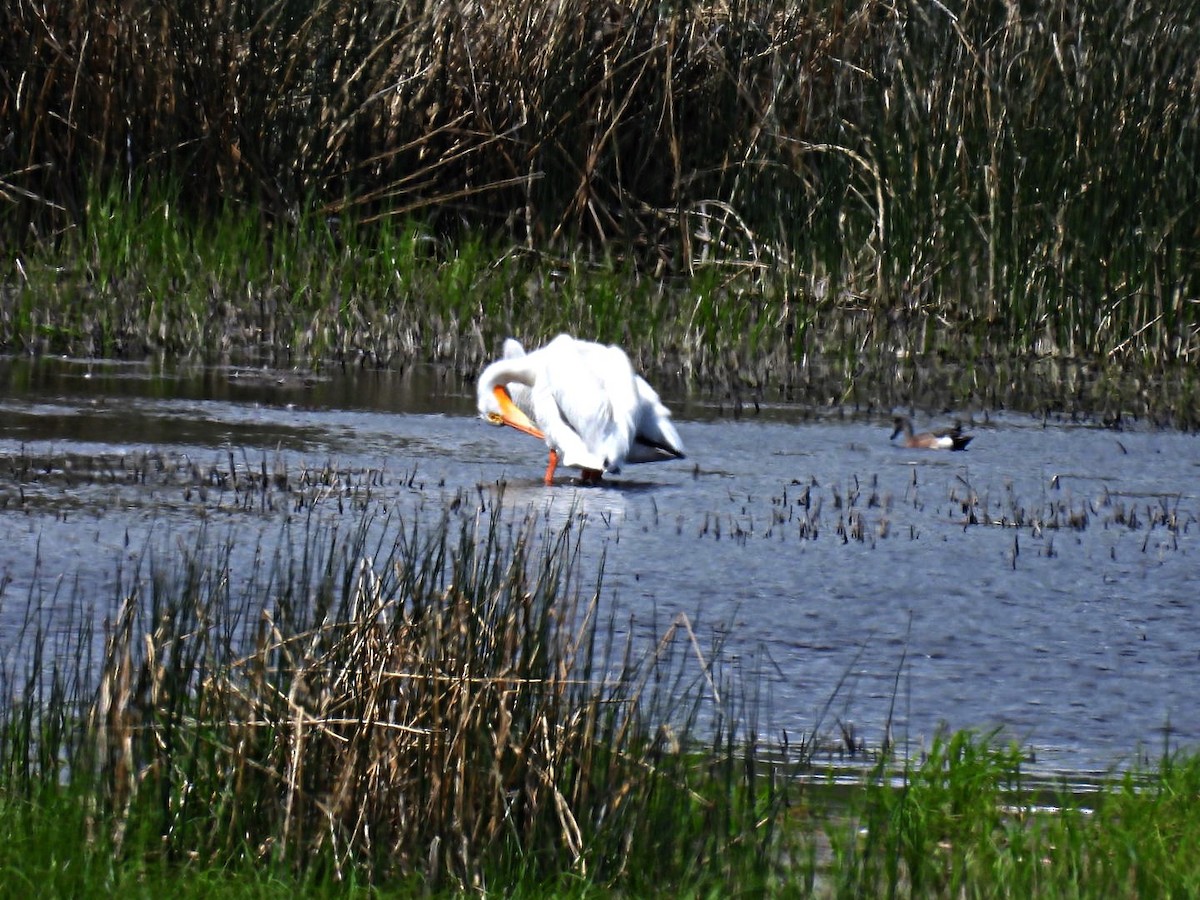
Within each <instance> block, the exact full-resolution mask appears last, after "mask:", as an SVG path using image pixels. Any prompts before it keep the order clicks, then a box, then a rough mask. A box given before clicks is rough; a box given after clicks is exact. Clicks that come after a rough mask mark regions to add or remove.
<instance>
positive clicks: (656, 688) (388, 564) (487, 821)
mask: <svg viewBox="0 0 1200 900" xmlns="http://www.w3.org/2000/svg"><path fill="white" fill-rule="evenodd" d="M499 509H500V507H499V506H498V507H495V508H493V509H492V511H491V512H488V513H476V514H474V515H471V514H465V513H464V514H457V513H456V512H453V511H450V510H447V514H446V517H445V518H444V520H443V522H442V524H441V525H440V526H437V527H432V528H430V529H428V530H426V529H422V528H419V527H417V526H414V525H410V524H405V523H402V522H394V523H381V522H375V521H372V520H371V518H370V517H362V518H361V519H360V520H359V523H358V525H357V526H355V527H353V528H351V529H349V530H347V529H345V528H343V529H341V530H339V529H337V528H333V527H326V526H318V525H313V524H310V525H309V526H307V527H306V526H304V525H302V524H298V525H297V526H296V529H297V530H301V529H307V530H306V531H305V533H304V534H303V535H301V536H299V538H300V539H299V540H297V541H291V540H285V541H283V542H281V543H280V545H279V548H278V549H276V550H274V551H272V550H271V549H270V548H269V547H268V546H266V545H262V546H259V547H257V548H256V549H254V550H253V551H249V550H248V549H247V548H242V547H238V546H237V541H236V537H235V536H233V535H235V533H233V532H231V533H230V534H231V536H230V537H229V538H227V539H225V540H224V541H222V540H221V539H218V538H216V537H214V536H213V535H212V534H211V533H210V532H209V531H208V530H207V529H202V530H201V531H200V533H199V535H198V536H197V537H196V538H195V540H194V541H193V542H189V543H187V544H186V545H184V544H182V543H181V544H179V545H176V546H175V547H173V548H172V547H171V545H170V544H169V543H165V544H164V545H163V546H162V547H161V548H158V549H155V548H153V547H152V548H150V549H149V550H148V551H147V553H146V554H145V555H144V556H143V557H142V558H141V561H140V562H138V563H137V564H136V565H135V566H134V567H133V569H132V570H126V573H125V574H124V575H123V576H122V577H121V589H120V595H119V597H117V598H116V599H115V600H114V601H113V602H112V605H111V609H110V610H109V612H108V613H107V615H106V616H105V618H104V626H103V634H100V633H99V630H98V628H94V627H93V626H91V625H88V623H90V622H92V621H93V619H92V617H90V616H88V615H87V614H86V613H85V612H84V610H85V608H86V607H87V606H88V605H89V604H90V603H91V602H94V601H92V600H89V599H87V598H75V600H74V602H75V603H76V604H77V606H78V608H79V609H80V614H79V617H78V618H77V619H75V620H74V621H76V622H77V623H83V625H81V627H79V628H78V629H77V630H73V629H72V628H70V627H68V628H66V629H63V628H62V623H61V621H60V622H58V623H57V624H56V626H55V627H50V625H49V624H48V623H46V622H44V621H43V620H42V619H40V618H39V617H40V616H42V615H43V613H46V612H48V611H49V610H50V609H51V608H56V609H58V610H59V613H58V614H59V615H61V614H62V613H61V610H62V608H63V605H62V604H63V601H64V600H65V599H67V598H58V600H57V601H56V602H55V603H46V602H44V601H40V600H38V599H37V598H34V597H31V598H30V602H29V607H30V609H31V610H37V611H40V612H37V613H36V615H34V617H33V621H35V622H42V626H41V627H33V628H29V629H28V631H27V633H26V634H25V635H24V639H23V641H21V642H20V643H19V644H18V645H17V646H15V647H10V648H7V650H6V654H5V656H4V659H5V661H6V664H5V668H4V672H3V682H2V684H3V688H4V692H3V693H4V698H3V699H4V702H3V706H2V709H0V806H4V805H6V804H7V805H9V806H12V805H15V806H18V807H22V805H24V804H32V805H33V806H35V807H36V808H37V809H56V808H59V807H60V806H61V805H63V804H66V805H68V806H69V805H70V803H71V802H72V801H74V802H77V803H79V804H81V808H82V809H83V810H84V811H85V814H84V815H83V816H82V817H80V816H74V817H71V818H70V822H71V825H70V826H69V827H68V831H69V830H70V828H78V829H79V833H78V834H77V835H76V838H75V840H76V841H78V843H77V844H76V845H75V847H74V851H73V852H76V853H79V854H80V856H81V859H80V861H79V865H80V867H81V868H87V867H89V866H93V865H95V864H97V862H96V861H97V860H106V859H110V858H111V859H113V860H115V862H114V863H113V865H114V866H115V867H116V869H117V871H118V873H119V872H120V871H123V870H124V867H126V866H130V867H132V868H131V869H130V871H131V872H133V873H138V872H140V873H142V874H141V875H137V874H134V875H130V877H131V878H135V880H136V879H137V878H140V877H143V876H144V875H145V872H147V871H148V872H149V873H151V874H152V875H153V874H154V873H161V872H163V871H170V870H176V871H186V870H189V869H191V868H194V869H197V870H198V871H202V872H203V871H209V870H210V869H213V868H216V869H218V870H220V869H223V868H229V869H230V870H231V871H243V870H248V869H252V868H254V867H260V866H261V867H263V868H264V869H265V870H266V871H269V872H277V873H280V875H281V876H282V877H286V878H288V879H294V878H300V879H303V880H312V881H314V883H317V884H327V885H332V884H344V885H360V886H366V885H371V884H376V885H384V884H390V885H393V886H395V885H401V884H405V883H408V884H422V885H424V886H425V887H426V888H427V889H441V888H446V889H449V888H453V889H455V890H471V891H474V892H480V893H490V892H498V891H502V890H505V889H507V888H508V887H510V886H513V885H518V884H542V885H545V884H554V883H556V882H560V881H561V884H563V885H569V884H571V883H576V884H588V885H593V886H602V885H610V886H621V887H622V889H625V890H630V891H633V892H635V893H640V892H643V891H652V890H660V889H664V888H665V887H666V886H674V887H675V888H678V889H685V888H686V886H687V885H688V884H691V883H693V880H694V879H695V878H696V877H697V873H699V875H700V877H702V878H703V879H705V880H708V882H709V883H710V884H711V885H713V886H714V887H715V885H718V884H724V885H725V886H726V889H733V888H734V887H735V886H738V885H746V886H751V885H756V884H757V885H759V889H765V887H766V885H767V884H768V883H769V882H770V880H771V879H773V878H775V877H777V867H778V861H779V855H778V851H777V849H776V845H777V842H778V840H779V838H778V834H777V832H776V827H775V826H776V824H777V821H778V818H779V815H780V811H781V810H782V802H781V800H782V795H783V794H782V787H777V786H775V785H774V784H772V783H767V782H761V781H760V780H759V778H758V770H757V766H756V762H755V760H756V755H755V749H754V746H755V743H754V742H755V735H754V734H753V733H752V732H751V731H749V730H748V729H749V727H750V724H749V723H750V722H751V721H752V717H751V716H749V715H748V711H747V709H746V708H745V706H744V704H743V702H742V700H741V699H740V698H742V697H744V694H742V693H739V690H738V689H737V688H736V686H735V685H733V684H732V683H731V681H730V680H729V679H728V678H727V677H726V676H725V675H723V674H722V672H723V665H722V663H721V662H720V659H719V648H713V647H709V646H705V648H704V650H703V651H701V649H700V643H699V641H698V639H697V636H696V635H695V634H693V633H692V632H691V631H690V627H689V626H688V623H687V622H686V621H685V620H678V621H677V622H675V623H674V624H673V625H672V626H671V627H670V628H669V629H667V631H666V632H665V633H664V634H663V636H662V639H661V641H660V642H659V643H658V644H654V643H651V644H650V645H649V646H647V647H639V646H637V645H636V644H635V642H633V640H632V639H626V638H624V637H622V636H621V630H620V629H618V627H617V623H615V622H611V621H609V622H607V623H604V624H600V623H603V619H604V617H603V614H602V612H601V610H600V608H599V606H598V602H597V601H598V594H599V580H598V577H597V581H596V582H595V583H594V585H593V583H592V582H591V581H590V579H587V578H586V576H584V575H583V573H581V572H580V571H579V566H578V541H579V536H578V533H577V531H576V530H575V529H573V528H572V527H570V526H569V525H568V526H567V527H564V528H563V529H562V530H560V531H557V532H552V533H547V532H545V531H544V524H542V523H541V520H539V519H538V518H537V517H529V518H524V519H522V518H521V517H520V516H519V515H518V516H516V517H515V518H511V517H509V516H506V515H505V514H503V513H501V512H500V511H499ZM247 560H249V561H250V562H247ZM83 626H86V627H83ZM709 651H713V655H711V656H710V655H709ZM701 723H703V727H700V724H701ZM735 751H736V752H735ZM0 818H4V816H3V810H0ZM89 860H90V862H89ZM23 865H25V866H29V865H31V863H29V862H28V861H26V862H25V863H23ZM109 877H114V878H117V880H118V881H119V874H118V875H115V876H114V875H110V876H109ZM155 877H161V875H156V876H155Z"/></svg>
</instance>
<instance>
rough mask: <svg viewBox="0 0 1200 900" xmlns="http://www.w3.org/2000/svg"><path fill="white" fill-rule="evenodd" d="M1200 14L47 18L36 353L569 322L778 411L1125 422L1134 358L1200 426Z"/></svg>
mask: <svg viewBox="0 0 1200 900" xmlns="http://www.w3.org/2000/svg"><path fill="white" fill-rule="evenodd" d="M1193 26H1194V15H1193V11H1192V9H1191V6H1190V5H1189V4H1187V3H1184V2H1182V0H1168V2H1165V3H1160V4H1157V5H1156V7H1155V8H1154V9H1153V10H1143V9H1141V8H1140V7H1139V6H1138V5H1137V4H1135V3H1132V2H1121V3H1106V2H1102V0H1057V2H1054V3H1051V4H1049V5H1041V6H1038V7H1037V8H1036V9H1033V8H1030V9H1020V8H1018V7H1017V6H1015V5H1013V4H999V3H989V2H983V0H960V2H956V3H953V4H949V5H946V4H928V5H925V4H920V3H902V4H899V5H897V4H888V3H882V2H879V0H860V2H856V3H852V4H849V5H847V4H843V3H836V4H834V3H826V2H818V0H813V2H810V3H807V4H800V5H796V4H782V3H774V2H769V0H763V2H753V3H747V4H740V5H729V4H719V3H700V4H686V5H685V4H665V5H664V4H650V3H645V2H640V0H635V2H630V3H622V4H609V3H604V4H601V3H596V2H593V0H563V2H560V3H556V4H550V5H546V6H541V7H538V8H537V9H536V10H530V9H527V8H525V7H520V8H518V7H517V6H513V5H505V4H500V5H495V6H482V5H478V4H473V3H466V4H416V3H398V4H391V5H388V6H377V7H371V8H370V9H368V10H363V9H361V7H359V6H358V5H355V4H351V3H348V2H334V3H327V4H321V5H319V6H317V7H305V6H300V7H297V6H295V5H291V4H267V3H239V4H233V5H230V4H227V3H222V2H206V3H200V4H199V5H192V6H189V7H188V8H187V9H186V10H184V9H174V8H172V9H166V8H163V7H161V6H156V5H154V4H150V3H145V2H143V0H134V2H121V3H115V2H109V3H83V2H72V3H64V4H56V5H53V6H51V7H39V6H37V5H35V4H31V3H24V2H23V3H17V4H11V5H10V6H9V7H6V8H5V10H4V11H3V12H0V60H3V61H4V62H3V63H0V78H2V79H3V82H4V84H5V87H6V90H5V93H4V94H3V95H2V96H3V99H0V129H2V131H3V133H4V134H7V135H9V138H8V139H6V140H5V141H3V142H0V191H2V196H3V201H0V202H3V203H4V206H3V207H0V233H2V234H3V235H4V242H5V244H6V246H9V247H12V248H13V253H12V256H11V258H10V260H9V264H8V265H7V267H6V269H5V275H4V283H3V290H2V291H0V308H2V310H3V314H2V315H0V321H2V323H3V331H2V335H0V341H2V343H3V344H4V345H5V346H7V347H10V348H16V347H20V348H22V349H25V348H29V349H54V350H57V349H62V348H74V349H81V348H89V347H90V348H92V350H93V352H101V353H126V354H138V353H144V352H147V351H149V352H153V351H154V350H155V349H159V348H160V349H162V350H164V351H165V352H181V351H183V352H188V351H191V352H195V350H196V349H197V348H204V352H205V353H208V354H211V355H214V356H219V355H220V354H222V353H227V352H231V351H233V350H245V349H246V348H250V349H252V350H257V351H259V352H264V353H271V354H274V355H276V356H277V358H283V359H287V358H288V356H289V355H291V356H292V357H293V358H299V359H300V360H303V361H308V360H310V359H312V358H318V359H330V358H332V359H337V360H342V361H361V362H366V363H368V364H384V365H392V364H407V363H408V362H412V361H424V360H427V359H438V360H454V361H459V362H460V363H461V365H463V367H464V368H465V367H467V365H468V360H469V361H470V364H471V365H472V366H473V365H474V364H475V363H476V362H477V361H478V359H479V358H480V357H485V356H487V355H488V354H490V353H492V352H494V350H495V347H496V346H497V345H498V342H499V339H500V338H502V337H504V336H506V335H507V334H508V333H518V334H521V335H522V336H523V337H525V338H526V339H528V340H530V341H533V340H537V339H540V338H543V337H546V336H549V335H551V334H553V333H554V331H555V330H557V329H559V328H562V327H563V325H564V323H569V324H570V325H571V327H572V329H573V330H578V331H581V332H586V333H588V334H589V336H593V337H597V338H601V339H605V340H620V341H622V342H624V343H626V344H627V345H630V346H631V347H632V348H633V349H634V350H635V352H636V353H638V354H639V355H642V356H644V357H646V358H647V359H649V360H650V361H651V363H652V366H648V367H647V368H652V369H653V370H655V371H663V372H671V373H675V374H676V375H678V376H679V377H682V378H683V379H685V380H689V381H690V382H691V383H695V382H699V383H701V384H704V383H705V382H707V381H711V382H714V383H715V384H717V385H719V386H720V387H721V388H729V387H733V388H735V389H736V390H738V391H740V392H742V393H751V394H752V393H753V392H755V391H765V390H778V391H780V392H781V393H786V391H788V390H790V389H794V388H795V386H796V385H797V384H803V383H804V381H805V371H806V367H807V366H808V365H810V364H812V363H814V362H819V363H820V364H821V365H829V366H832V367H833V368H834V369H835V370H836V371H837V372H838V373H839V374H840V375H841V377H842V378H843V380H844V382H845V384H846V385H847V386H846V387H844V388H843V390H842V391H841V392H839V393H842V394H850V393H852V392H853V390H854V386H855V383H856V382H857V381H858V380H860V376H859V371H860V369H861V363H862V362H863V361H864V360H866V362H868V363H870V362H871V357H872V356H874V355H876V354H877V355H878V356H879V358H880V359H886V358H888V357H890V358H891V360H892V361H893V364H894V362H895V360H896V359H897V357H899V358H900V359H902V360H908V361H910V363H911V367H912V368H911V369H905V368H904V367H903V366H902V371H904V372H905V373H907V374H908V375H909V376H910V377H913V378H918V377H919V375H914V374H913V373H920V372H922V371H925V370H927V369H928V367H929V366H930V365H931V364H932V365H933V366H935V367H936V366H938V365H940V364H942V363H947V362H948V363H951V364H952V365H954V366H958V367H966V368H967V369H969V370H970V371H968V372H967V373H966V374H965V375H964V376H963V377H961V378H959V379H956V384H955V388H954V390H955V392H957V393H959V394H961V393H962V392H964V391H965V392H968V393H969V392H977V393H979V394H982V395H986V393H987V391H988V390H989V389H990V388H991V389H994V386H995V385H1004V383H1005V382H1004V381H1003V380H1002V379H1000V378H997V379H996V380H995V381H992V380H991V379H988V378H987V377H986V373H987V370H988V369H989V368H990V367H992V366H993V365H995V364H997V362H998V363H999V365H1000V366H1002V367H1004V366H1008V367H1011V368H1012V370H1013V371H1016V372H1018V373H1021V374H1027V373H1028V369H1029V368H1030V367H1029V365H1028V363H1029V360H1030V359H1038V360H1044V361H1049V363H1050V366H1051V367H1053V366H1056V365H1060V364H1065V365H1066V366H1068V367H1072V366H1079V367H1080V372H1081V375H1082V378H1083V380H1085V381H1087V382H1088V383H1089V384H1091V383H1097V382H1098V383H1099V385H1098V386H1097V387H1095V388H1091V387H1089V391H1093V390H1094V391H1095V393H1093V394H1092V395H1091V396H1088V397H1086V398H1085V399H1086V400H1087V402H1089V403H1091V404H1092V407H1091V409H1092V410H1094V409H1095V408H1096V406H1097V405H1099V404H1100V403H1101V402H1102V400H1103V397H1102V394H1103V391H1104V390H1105V389H1106V386H1107V388H1108V389H1110V390H1111V389H1112V386H1113V381H1114V379H1119V377H1120V376H1121V375H1122V373H1128V372H1129V370H1133V372H1134V373H1135V374H1136V377H1137V380H1138V382H1139V384H1138V386H1136V387H1135V386H1132V385H1129V386H1126V387H1125V388H1124V389H1123V390H1122V392H1121V397H1120V398H1119V399H1118V400H1116V401H1114V402H1116V403H1117V405H1118V406H1120V407H1121V408H1126V409H1128V408H1129V407H1128V406H1127V404H1129V403H1133V402H1136V400H1137V398H1138V397H1139V395H1140V394H1141V393H1150V394H1151V395H1155V396H1157V395H1158V393H1159V392H1163V393H1164V394H1166V395H1168V397H1169V399H1168V400H1167V402H1165V403H1161V404H1159V407H1160V408H1161V409H1162V411H1163V418H1164V419H1167V420H1179V421H1184V422H1187V423H1193V422H1194V421H1195V419H1196V415H1195V409H1196V401H1195V386H1194V377H1191V376H1189V375H1188V374H1187V373H1188V371H1189V368H1194V366H1193V365H1192V364H1193V363H1194V361H1195V358H1196V354H1197V352H1198V350H1200V328H1198V327H1197V325H1198V319H1197V308H1198V305H1197V298H1198V297H1200V289H1198V283H1197V271H1198V269H1197V259H1196V255H1195V249H1194V248H1195V238H1196V235H1197V234H1198V233H1200V213H1198V212H1197V211H1198V210H1200V202H1198V201H1200V174H1198V170H1197V166H1196V163H1195V160H1196V159H1200V129H1198V128H1197V123H1198V117H1200V112H1198V111H1200V102H1198V101H1200V96H1198V94H1200V81H1198V80H1197V78H1196V75H1195V73H1196V71H1197V70H1198V68H1200V66H1198V63H1200V49H1198V47H1200V45H1197V42H1196V41H1195V40H1194V39H1193V38H1194V34H1193V32H1194V27H1193ZM413 260H415V262H416V264H415V265H413V264H410V261H413ZM597 269H599V271H600V273H601V276H602V277H601V278H599V279H598V280H597V281H595V282H594V283H593V281H592V276H593V275H594V274H595V273H596V271H597ZM605 273H607V274H605ZM976 370H982V371H983V373H984V375H985V377H984V378H983V380H984V384H982V385H979V384H973V382H975V381H977V380H978V375H977V374H976ZM869 371H874V370H869ZM1035 377H1044V378H1052V377H1053V372H1046V373H1043V374H1042V375H1041V376H1035ZM1180 381H1182V382H1183V383H1184V384H1183V386H1182V387H1180V386H1179V384H1178V383H1179V382H1180ZM1096 394H1100V395H1101V396H1099V397H1098V396H1097V395H1096ZM939 399H941V400H942V401H943V402H945V400H946V396H945V395H944V394H941V395H939Z"/></svg>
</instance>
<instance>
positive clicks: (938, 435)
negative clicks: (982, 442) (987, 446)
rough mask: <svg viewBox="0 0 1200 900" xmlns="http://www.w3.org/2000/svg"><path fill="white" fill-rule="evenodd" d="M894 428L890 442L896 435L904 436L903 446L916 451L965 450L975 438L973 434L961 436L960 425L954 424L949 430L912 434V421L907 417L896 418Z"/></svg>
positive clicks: (941, 429)
mask: <svg viewBox="0 0 1200 900" xmlns="http://www.w3.org/2000/svg"><path fill="white" fill-rule="evenodd" d="M895 424H896V428H895V430H894V431H893V432H892V436H891V438H890V440H895V439H896V436H897V435H900V434H903V435H904V446H905V447H912V448H914V449H917V450H966V449H967V444H969V443H971V440H972V439H973V438H974V437H975V435H973V434H963V430H962V425H961V424H960V423H958V422H956V423H955V424H954V425H953V426H952V427H950V428H939V429H936V430H933V431H922V432H919V433H917V434H914V433H913V425H912V420H911V419H910V418H909V417H908V416H896V418H895Z"/></svg>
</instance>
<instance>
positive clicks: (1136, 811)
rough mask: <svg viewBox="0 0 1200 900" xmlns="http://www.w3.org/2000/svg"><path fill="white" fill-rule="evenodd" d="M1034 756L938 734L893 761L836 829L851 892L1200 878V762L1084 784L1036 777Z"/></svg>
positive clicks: (1016, 891)
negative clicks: (916, 757) (918, 751)
mask: <svg viewBox="0 0 1200 900" xmlns="http://www.w3.org/2000/svg"><path fill="white" fill-rule="evenodd" d="M1025 766H1026V763H1025V758H1024V754H1023V753H1022V752H1021V751H1020V750H1019V749H1018V748H1016V747H1013V746H1008V747H1004V746H998V745H997V744H995V743H994V741H993V739H992V737H990V736H984V737H981V736H979V735H977V734H973V733H970V732H957V733H955V734H946V735H939V736H938V737H937V738H936V739H935V740H934V741H933V743H932V745H931V746H930V748H929V750H928V753H927V754H926V755H925V757H924V758H923V759H922V760H920V761H919V762H916V763H914V764H912V765H910V766H906V767H905V768H904V770H903V772H902V773H901V774H900V775H899V776H896V775H893V774H891V773H889V772H888V770H887V769H886V767H885V766H881V767H880V769H879V770H878V771H877V772H876V773H875V777H873V778H872V779H870V780H869V781H867V782H866V783H865V784H864V785H863V788H862V790H861V792H860V793H859V794H858V795H856V796H854V797H852V799H851V800H850V801H849V804H848V811H847V812H846V816H845V819H844V820H843V821H842V822H841V823H839V824H837V825H835V826H834V827H832V828H830V830H829V834H830V837H831V846H832V857H833V858H832V861H831V863H830V867H829V868H830V871H829V879H830V882H831V883H832V884H833V885H834V886H835V887H834V889H833V890H832V891H831V893H834V894H836V895H839V896H901V897H961V896H964V895H965V896H986V897H1028V896H1037V897H1114V896H1115V897H1144V896H1174V895H1187V894H1189V893H1190V892H1191V891H1193V890H1195V889H1196V887H1197V885H1200V853H1197V852H1196V849H1195V848H1196V847H1197V844H1196V838H1197V837H1200V818H1197V816H1196V814H1195V810H1194V806H1193V805H1192V804H1193V802H1194V799H1195V796H1196V790H1197V786H1198V783H1200V782H1198V781H1197V779H1198V778H1200V758H1197V757H1194V756H1193V757H1176V756H1171V755H1165V756H1164V757H1163V759H1162V761H1161V764H1160V765H1159V767H1158V768H1157V769H1155V770H1145V769H1137V770H1130V771H1128V772H1127V773H1126V774H1124V775H1122V776H1117V777H1113V778H1109V779H1103V780H1101V781H1100V782H1098V783H1096V784H1094V785H1092V786H1091V787H1089V788H1087V789H1084V790H1080V789H1078V788H1069V787H1067V786H1065V785H1064V786H1062V787H1056V786H1055V785H1054V784H1053V783H1051V782H1048V781H1046V780H1045V779H1037V778H1032V777H1030V776H1029V775H1028V774H1027V773H1026V771H1025Z"/></svg>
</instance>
